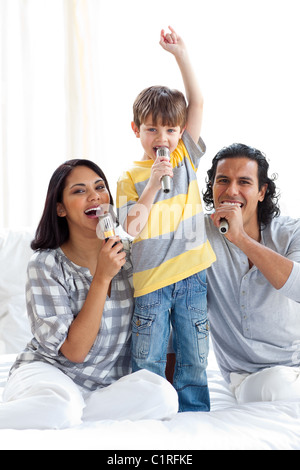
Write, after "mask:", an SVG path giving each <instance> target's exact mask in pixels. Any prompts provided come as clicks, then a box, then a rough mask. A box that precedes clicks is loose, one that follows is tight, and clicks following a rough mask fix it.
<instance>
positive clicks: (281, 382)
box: [204, 144, 300, 403]
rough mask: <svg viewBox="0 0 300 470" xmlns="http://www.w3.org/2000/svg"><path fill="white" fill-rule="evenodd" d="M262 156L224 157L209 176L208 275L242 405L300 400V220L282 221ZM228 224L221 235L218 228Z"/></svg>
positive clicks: (228, 368)
mask: <svg viewBox="0 0 300 470" xmlns="http://www.w3.org/2000/svg"><path fill="white" fill-rule="evenodd" d="M268 168H269V165H268V162H267V160H266V158H265V156H264V155H263V154H262V153H261V152H260V151H258V150H256V149H254V148H251V147H248V146H246V145H242V144H233V145H231V146H230V147H227V148H224V149H222V150H221V151H220V152H218V154H217V155H216V156H215V158H214V159H213V164H212V168H211V169H210V170H209V171H208V181H207V188H206V192H205V194H204V201H205V203H206V205H207V208H209V209H213V208H214V209H215V212H214V213H213V214H212V215H207V216H206V230H207V236H208V239H209V240H210V243H211V245H212V247H213V249H214V251H215V253H216V256H217V261H216V262H215V263H214V264H213V265H212V267H211V268H210V269H209V270H208V272H207V282H208V311H209V319H210V323H211V333H212V339H213V344H214V349H215V354H216V357H217V360H218V364H219V367H220V369H221V372H222V374H223V375H224V377H225V379H226V380H227V381H228V382H230V384H231V388H232V390H233V391H234V393H235V395H236V398H237V400H238V401H239V402H241V403H243V402H249V401H261V400H263V401H266V400H281V399H282V400H287V399H288V400H290V399H300V378H298V377H299V374H300V367H299V365H300V220H293V219H291V218H289V217H281V216H279V213H280V211H279V208H278V205H277V201H278V197H277V195H276V186H275V184H274V180H272V179H270V178H269V177H268ZM224 219H225V220H226V221H227V223H228V231H227V233H226V234H225V235H224V234H221V233H220V231H219V227H220V223H221V221H223V220H224Z"/></svg>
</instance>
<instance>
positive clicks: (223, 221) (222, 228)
mask: <svg viewBox="0 0 300 470" xmlns="http://www.w3.org/2000/svg"><path fill="white" fill-rule="evenodd" d="M228 230H229V224H228V222H227V220H226V219H224V218H222V219H221V222H220V227H219V232H220V233H222V235H225V233H227V232H228Z"/></svg>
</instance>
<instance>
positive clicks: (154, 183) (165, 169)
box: [149, 157, 173, 191]
mask: <svg viewBox="0 0 300 470" xmlns="http://www.w3.org/2000/svg"><path fill="white" fill-rule="evenodd" d="M165 175H168V176H170V177H171V178H173V170H172V165H171V163H170V162H169V160H168V159H167V158H164V157H158V158H157V159H156V160H155V162H154V164H153V166H152V169H151V176H150V180H149V187H151V188H152V189H153V190H155V191H158V190H159V189H161V179H162V177H163V176H165Z"/></svg>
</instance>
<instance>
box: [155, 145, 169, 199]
mask: <svg viewBox="0 0 300 470" xmlns="http://www.w3.org/2000/svg"><path fill="white" fill-rule="evenodd" d="M157 157H166V158H168V160H169V161H170V151H169V149H168V147H158V149H157V150H156V158H157ZM171 179H172V178H171V177H170V176H169V175H165V176H163V177H162V179H161V189H162V190H163V192H164V193H169V192H170V191H171Z"/></svg>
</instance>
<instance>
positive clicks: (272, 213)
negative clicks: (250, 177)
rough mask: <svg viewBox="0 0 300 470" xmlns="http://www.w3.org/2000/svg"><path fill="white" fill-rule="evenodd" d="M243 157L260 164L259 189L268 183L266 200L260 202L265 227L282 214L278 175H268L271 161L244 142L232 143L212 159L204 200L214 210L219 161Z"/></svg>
mask: <svg viewBox="0 0 300 470" xmlns="http://www.w3.org/2000/svg"><path fill="white" fill-rule="evenodd" d="M243 157H246V158H249V159H250V160H255V161H256V162H257V164H258V184H259V190H261V188H262V187H263V186H264V185H265V184H267V185H268V187H267V191H266V195H265V198H264V200H263V201H262V202H258V211H257V215H258V222H259V224H260V226H261V228H262V229H263V228H265V227H266V226H267V225H269V224H270V223H271V221H272V219H273V218H275V217H278V216H279V215H280V208H279V205H278V200H279V197H280V195H279V194H278V193H277V189H276V185H275V182H274V181H275V180H276V178H277V175H272V176H271V178H269V177H268V170H269V163H268V161H267V159H266V157H265V155H264V154H263V153H262V152H260V151H259V150H257V149H255V148H253V147H248V146H247V145H244V144H232V145H230V146H229V147H224V148H223V149H221V150H220V151H219V152H218V153H217V155H216V156H215V157H214V159H213V161H212V167H211V168H210V170H208V172H207V178H206V191H205V192H203V200H204V202H205V205H206V208H207V210H208V211H212V210H213V208H214V201H213V185H214V181H215V176H216V171H217V166H218V163H219V161H220V160H224V159H225V158H243Z"/></svg>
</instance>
